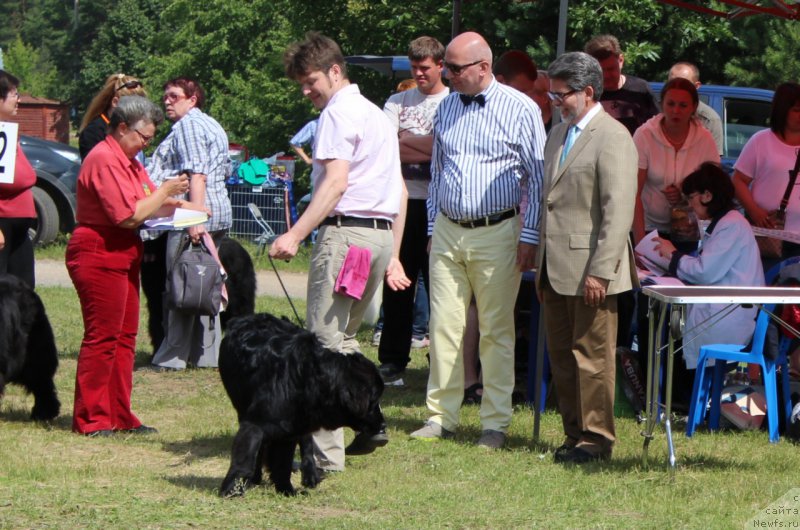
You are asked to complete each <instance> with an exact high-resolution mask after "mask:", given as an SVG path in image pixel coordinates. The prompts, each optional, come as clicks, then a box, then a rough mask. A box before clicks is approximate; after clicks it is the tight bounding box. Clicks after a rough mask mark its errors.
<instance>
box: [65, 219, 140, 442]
mask: <svg viewBox="0 0 800 530" xmlns="http://www.w3.org/2000/svg"><path fill="white" fill-rule="evenodd" d="M141 260H142V242H141V240H140V239H139V236H138V234H137V233H136V232H135V231H134V230H129V229H122V228H112V227H96V226H93V227H88V226H79V227H78V228H76V229H75V231H74V232H73V234H72V238H70V241H69V245H68V246H67V253H66V262H67V270H68V271H69V276H70V278H72V283H73V284H75V289H76V290H77V291H78V298H79V299H80V302H81V312H82V313H83V327H84V334H83V342H82V343H81V351H80V353H79V355H78V372H77V374H76V377H75V406H74V410H73V418H72V430H73V431H75V432H78V433H81V434H89V433H92V432H94V431H99V430H109V429H111V430H127V429H135V428H136V427H138V426H139V425H141V421H139V418H137V417H136V416H135V415H134V414H133V412H131V387H132V386H133V361H134V356H135V353H136V334H137V332H138V329H139V267H140V265H141Z"/></svg>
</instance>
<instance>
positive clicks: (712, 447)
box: [0, 287, 800, 529]
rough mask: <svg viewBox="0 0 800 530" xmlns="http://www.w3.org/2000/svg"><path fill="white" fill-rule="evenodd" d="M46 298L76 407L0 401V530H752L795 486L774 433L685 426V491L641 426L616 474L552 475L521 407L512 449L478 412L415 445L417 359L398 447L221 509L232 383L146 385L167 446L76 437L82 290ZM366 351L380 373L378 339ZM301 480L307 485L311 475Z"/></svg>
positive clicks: (141, 390)
mask: <svg viewBox="0 0 800 530" xmlns="http://www.w3.org/2000/svg"><path fill="white" fill-rule="evenodd" d="M39 292H40V294H41V296H42V298H43V300H44V302H45V305H46V307H47V308H48V312H49V315H50V319H51V321H52V323H53V326H54V328H55V330H56V337H57V342H58V346H59V350H60V351H61V352H62V362H61V366H60V369H59V372H58V375H57V385H58V390H59V395H60V398H61V400H62V405H63V408H62V414H61V416H60V417H59V418H57V419H56V420H55V421H54V422H52V424H49V425H43V424H35V423H31V422H29V421H28V420H27V416H28V414H29V411H30V407H31V404H32V400H31V399H30V398H29V397H27V396H25V395H24V393H23V392H22V391H21V390H20V389H19V388H17V387H15V386H13V385H12V386H11V387H9V388H8V390H7V393H6V396H5V397H4V399H3V401H2V402H0V422H1V423H0V462H2V464H0V527H2V528H34V527H36V528H46V527H54V528H187V527H193V528H498V529H505V528H536V527H539V528H682V527H687V528H742V527H743V525H744V524H745V522H746V521H748V520H749V519H750V518H751V517H753V516H754V515H755V514H756V512H757V511H759V510H762V509H763V508H764V507H765V506H766V505H768V504H769V503H771V502H773V501H775V500H776V499H778V498H779V497H781V496H782V495H784V494H785V493H786V492H787V491H788V490H789V489H791V488H792V487H794V486H796V485H797V484H798V479H797V469H798V468H800V454H799V453H798V450H797V449H798V448H797V447H796V446H794V445H792V444H790V443H788V442H786V441H781V442H780V443H778V444H775V445H771V444H769V443H768V441H767V435H766V433H763V432H750V433H742V432H722V433H716V434H709V433H707V432H700V433H698V434H697V435H695V436H694V437H693V438H692V439H687V438H686V437H685V436H684V435H683V434H682V432H681V428H682V425H678V426H676V427H675V430H676V434H675V445H676V450H677V455H678V463H679V467H678V470H677V473H676V474H675V476H674V478H673V477H671V476H670V474H669V473H668V471H667V467H666V463H665V457H666V443H665V438H664V435H663V431H662V430H660V429H659V430H658V431H657V436H656V438H655V440H653V442H652V444H651V449H650V455H651V465H650V468H649V469H645V468H643V467H642V465H641V459H640V456H641V448H642V437H641V436H640V434H639V432H640V430H641V426H639V425H637V424H636V422H635V421H634V420H632V419H620V420H619V421H618V424H617V435H618V438H619V442H618V444H617V446H616V448H615V452H614V457H613V459H612V460H611V461H610V462H608V463H597V464H590V465H585V466H583V467H563V466H560V465H556V464H554V463H553V460H552V450H553V448H554V447H555V446H557V445H559V444H560V443H561V440H562V437H561V427H560V419H559V417H558V415H557V414H556V413H554V412H548V413H546V414H544V415H543V418H542V431H541V442H540V443H539V444H538V445H534V444H532V440H531V432H532V424H533V418H532V413H531V411H530V409H528V408H526V407H518V408H517V409H516V411H515V414H514V418H513V422H512V425H511V429H510V432H509V434H510V439H509V447H508V449H507V450H504V451H500V452H487V451H485V450H481V449H479V448H477V447H475V446H474V445H473V442H474V440H475V439H477V437H478V436H479V434H480V422H479V418H478V409H477V408H476V407H467V408H465V409H464V410H463V411H462V416H461V419H462V421H461V426H460V428H459V430H458V433H457V436H456V439H455V440H454V441H441V442H433V443H426V442H419V441H412V440H410V439H409V438H408V433H409V432H411V431H412V430H414V429H416V428H417V427H419V426H420V425H421V423H422V422H423V421H424V420H425V419H426V418H427V416H428V413H427V410H426V408H425V406H424V396H425V384H426V377H427V370H426V361H425V353H426V352H425V350H417V351H414V353H413V361H412V364H411V366H410V370H408V372H407V374H406V378H405V379H406V383H407V385H406V386H405V387H402V388H397V387H389V388H387V389H386V393H385V395H384V399H383V409H384V412H385V414H386V417H387V420H388V423H389V434H390V436H391V441H390V443H389V445H387V446H386V447H384V448H381V449H379V450H377V451H376V452H375V453H374V454H372V455H369V456H362V457H353V458H349V459H348V462H347V470H346V471H345V472H343V473H338V474H335V475H332V476H329V477H328V478H326V479H325V480H324V481H323V482H322V484H321V485H320V486H319V488H317V489H316V490H312V491H309V492H307V494H303V495H298V496H297V497H294V498H284V497H282V496H279V495H277V494H275V493H274V492H273V490H272V489H271V488H269V487H266V486H262V487H257V488H255V489H253V490H251V491H248V493H247V495H246V496H245V497H244V498H241V499H232V500H222V499H220V498H218V497H217V495H216V489H217V488H218V487H219V484H220V482H221V481H222V478H223V476H224V474H225V472H226V471H227V466H228V463H229V460H228V459H229V453H230V447H231V444H232V440H233V435H234V433H235V432H236V428H237V423H236V417H235V415H234V412H233V408H232V407H231V406H230V403H229V401H228V399H227V396H226V395H225V393H224V390H223V388H222V385H221V383H220V380H219V374H218V373H217V372H215V371H210V370H191V371H187V372H184V373H179V374H169V373H162V374H157V373H151V372H135V373H134V387H133V406H134V410H135V411H136V412H137V413H138V414H139V416H140V417H141V419H142V420H143V421H144V422H145V423H146V424H148V425H153V426H155V427H157V428H159V430H160V433H159V434H158V435H155V436H149V437H134V436H127V437H126V436H116V437H114V438H109V439H91V438H85V437H81V436H78V435H75V434H73V433H71V432H70V425H71V410H72V396H73V391H74V377H75V364H76V360H75V359H76V355H77V352H78V349H79V347H80V340H81V335H82V325H81V321H80V315H79V306H78V302H77V299H76V296H75V294H74V292H73V291H72V290H71V289H65V288H55V287H54V288H40V289H39ZM298 302H299V303H300V307H298V310H299V311H303V310H304V307H303V306H302V303H303V302H302V301H298ZM258 309H259V310H260V311H271V312H274V313H277V314H285V315H287V316H288V315H290V314H291V310H290V309H289V307H288V304H287V303H286V301H285V300H278V299H268V298H260V299H259V300H258ZM143 315H144V313H143ZM142 322H144V319H143V320H142ZM361 338H362V339H363V341H362V344H363V346H364V349H365V352H366V353H367V355H368V356H369V357H371V358H372V359H375V358H376V353H375V349H374V348H372V347H371V346H369V341H368V338H369V333H368V332H367V331H364V332H363V333H362V336H361ZM139 344H140V348H141V351H139V352H138V355H137V365H140V364H143V363H145V362H146V356H147V351H146V350H147V348H146V345H147V344H148V340H147V336H146V332H145V331H144V329H143V328H142V330H141V332H140V342H139ZM347 435H348V439H349V437H351V436H352V433H351V432H349V431H348V433H347ZM294 480H295V484H296V485H297V486H299V477H298V476H295V477H294ZM749 527H752V525H750V526H749Z"/></svg>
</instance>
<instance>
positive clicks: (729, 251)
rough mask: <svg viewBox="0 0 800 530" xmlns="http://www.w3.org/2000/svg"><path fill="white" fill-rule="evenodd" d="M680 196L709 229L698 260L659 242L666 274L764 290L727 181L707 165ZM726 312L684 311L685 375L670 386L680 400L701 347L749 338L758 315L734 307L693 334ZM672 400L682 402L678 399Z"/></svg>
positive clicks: (704, 307) (754, 249)
mask: <svg viewBox="0 0 800 530" xmlns="http://www.w3.org/2000/svg"><path fill="white" fill-rule="evenodd" d="M681 191H683V194H684V195H685V196H686V197H687V199H688V201H689V206H690V207H691V208H692V209H693V210H694V212H695V214H696V215H697V217H698V219H700V220H701V221H705V220H708V221H710V224H709V225H708V227H707V228H706V229H705V232H704V233H703V238H702V241H701V243H700V253H699V254H698V255H697V256H690V255H687V254H683V253H681V252H680V251H678V250H676V249H675V246H674V245H673V244H672V243H671V242H670V241H668V240H666V239H660V242H659V245H657V246H656V249H657V250H658V252H659V253H660V254H661V255H662V256H664V257H667V258H671V261H670V272H671V273H672V274H673V275H674V276H677V277H678V278H679V279H680V280H682V281H683V282H685V283H687V284H692V285H737V286H761V285H764V271H763V269H762V268H761V257H760V255H759V251H758V245H757V244H756V240H755V237H754V236H753V231H752V229H751V228H750V223H748V222H747V220H746V219H745V218H744V216H742V214H740V213H739V212H738V211H737V210H735V209H734V207H733V197H734V189H733V183H732V182H731V179H730V178H729V177H728V175H726V174H725V172H724V171H723V170H722V169H721V168H720V167H719V166H718V165H716V164H713V163H710V162H706V163H704V164H702V165H701V166H700V167H699V168H698V169H697V171H695V172H694V173H692V174H691V175H689V176H688V177H686V178H685V179H684V180H683V182H682V183H681ZM725 306H726V304H695V305H690V306H689V310H688V314H687V318H686V320H687V321H686V330H687V331H686V333H685V334H684V337H683V346H684V348H683V360H684V362H685V363H686V368H687V369H688V371H689V374H687V377H684V378H681V379H682V380H679V379H678V378H676V380H675V383H676V385H680V386H682V387H683V389H684V390H686V389H687V388H688V392H689V394H688V395H686V394H684V396H682V397H688V396H690V395H691V385H692V381H693V380H694V377H693V376H694V370H695V369H696V367H697V357H698V355H699V353H700V346H702V345H704V344H716V343H731V344H747V343H748V342H749V341H750V338H751V337H752V335H753V329H754V328H755V318H756V313H757V312H758V309H757V308H755V307H749V308H744V307H741V306H740V307H737V308H736V309H735V310H734V311H733V312H732V313H731V314H730V315H728V316H726V317H725V318H724V319H723V320H722V321H720V322H719V323H717V324H716V325H714V326H712V327H710V328H709V329H706V330H702V331H699V330H698V329H696V328H697V327H698V324H701V323H702V322H704V321H705V320H706V319H708V318H709V317H710V316H712V315H714V314H716V313H717V312H719V311H720V310H722V309H723V308H724V307H725ZM700 327H704V326H702V325H701V326H700ZM689 376H691V377H689ZM684 385H685V386H684ZM677 395H678V396H681V394H680V393H678V394H677Z"/></svg>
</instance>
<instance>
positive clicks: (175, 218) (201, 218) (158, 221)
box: [144, 208, 208, 230]
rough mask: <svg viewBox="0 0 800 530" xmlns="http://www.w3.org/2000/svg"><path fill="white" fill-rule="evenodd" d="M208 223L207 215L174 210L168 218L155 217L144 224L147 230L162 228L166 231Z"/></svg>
mask: <svg viewBox="0 0 800 530" xmlns="http://www.w3.org/2000/svg"><path fill="white" fill-rule="evenodd" d="M206 221H208V214H207V213H206V212H200V211H197V210H187V209H186V208H175V213H174V214H172V215H170V216H169V217H155V218H153V219H148V220H147V221H145V222H144V224H145V226H146V227H148V228H163V229H167V230H180V229H181V228H186V227H187V226H195V225H199V224H203V223H205V222H206Z"/></svg>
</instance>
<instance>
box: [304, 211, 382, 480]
mask: <svg viewBox="0 0 800 530" xmlns="http://www.w3.org/2000/svg"><path fill="white" fill-rule="evenodd" d="M392 241H393V240H392V231H391V230H378V229H375V228H350V227H336V226H332V225H326V226H323V227H321V228H320V229H319V233H318V234H317V242H316V243H315V245H314V251H313V252H312V254H311V268H310V270H309V274H308V297H307V306H306V326H307V327H308V329H309V330H310V331H312V332H313V333H314V334H315V335H316V336H317V337H318V338H319V340H320V341H321V342H322V345H323V346H325V347H326V348H329V349H331V350H334V351H338V352H342V353H356V352H359V351H360V350H359V346H358V341H357V340H356V333H357V332H358V328H359V326H360V325H361V320H362V319H363V317H364V312H365V311H366V310H367V307H369V303H370V300H371V299H372V296H373V295H374V294H375V292H376V291H377V290H378V287H380V286H381V284H382V281H383V276H384V274H385V273H386V267H387V266H388V265H389V259H390V258H391V257H392ZM350 245H355V246H357V247H361V248H368V249H369V250H370V252H371V253H372V261H371V263H370V274H369V280H368V281H367V286H366V288H365V290H364V296H363V297H362V298H361V300H355V299H353V298H350V297H348V296H343V295H340V294H337V293H335V292H334V291H333V288H334V285H335V283H336V278H337V277H338V275H339V270H340V269H341V268H342V264H343V263H344V258H345V256H346V255H347V249H348V247H349V246H350ZM313 438H314V454H315V457H316V460H317V467H319V468H321V469H325V470H328V471H342V470H343V469H344V430H343V429H336V430H335V431H328V430H324V429H323V430H319V431H317V432H315V433H314V435H313Z"/></svg>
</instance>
